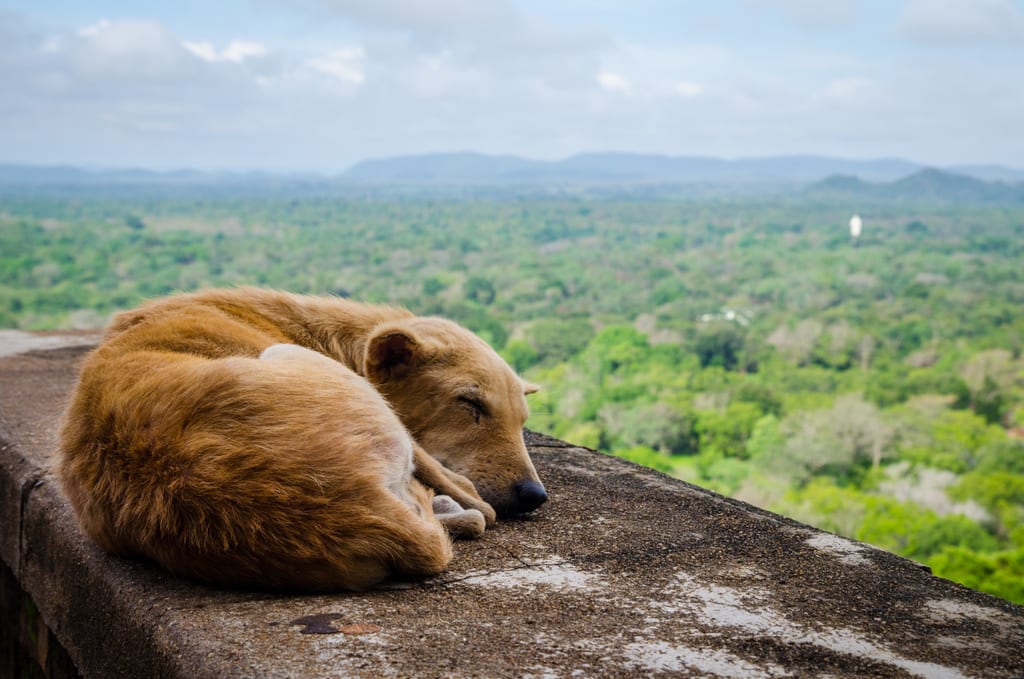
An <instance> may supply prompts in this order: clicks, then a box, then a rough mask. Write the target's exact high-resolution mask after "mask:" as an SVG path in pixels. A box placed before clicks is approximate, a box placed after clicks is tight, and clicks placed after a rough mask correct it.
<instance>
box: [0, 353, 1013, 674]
mask: <svg viewBox="0 0 1024 679" xmlns="http://www.w3.org/2000/svg"><path fill="white" fill-rule="evenodd" d="M80 339H81V340H83V341H84V340H87V339H92V338H88V337H83V338H80ZM2 343H3V336H2V334H0V344H2ZM28 344H29V345H31V342H29V343H28ZM73 344H74V343H72V345H71V346H67V345H65V346H64V347H63V348H57V349H49V350H45V351H31V352H30V353H18V354H15V355H10V356H7V357H6V358H2V359H0V439H2V440H0V474H2V477H0V491H2V493H0V500H2V503H3V504H2V506H0V517H2V518H3V521H4V523H3V524H2V527H3V536H2V537H3V539H2V544H3V552H2V556H3V559H4V561H5V562H7V563H8V565H9V567H11V568H12V570H14V571H15V572H16V573H17V574H18V577H19V579H20V581H21V583H22V586H23V587H24V588H25V589H26V591H28V592H29V593H30V594H31V595H32V597H33V598H34V599H35V601H36V602H37V604H38V606H39V609H40V611H41V612H42V614H43V616H44V617H45V618H46V620H47V622H48V623H49V625H50V626H51V628H52V629H53V630H54V632H55V633H56V635H57V637H58V638H59V639H60V640H61V642H62V643H63V645H64V646H65V647H66V648H67V650H68V652H69V653H70V654H71V657H72V658H74V660H75V661H76V663H77V664H78V667H79V670H80V671H81V672H82V674H83V675H85V676H87V677H88V676H104V677H106V676H154V677H160V676H167V677H311V676H374V677H376V676H422V677H431V676H536V677H541V676H602V677H604V676H648V675H652V674H658V673H666V674H672V675H676V676H679V675H682V676H686V675H693V676H738V677H759V676H766V677H776V676H808V675H823V674H824V675H830V676H865V675H868V676H925V677H960V676H976V677H1020V676H1024V656H1022V654H1021V653H1020V649H1021V648H1024V609H1022V608H1020V607H1016V606H1013V605H1011V604H1008V603H1006V602H1003V601H1001V600H998V599H995V598H992V597H989V596H986V595H984V594H979V593H977V592H972V591H970V590H967V589H964V588H962V587H959V586H957V585H955V584H953V583H950V582H948V581H944V580H940V579H938V578H934V577H932V576H931V575H929V574H928V572H927V571H926V570H925V569H923V568H921V567H920V566H918V565H916V564H914V563H911V562H909V561H906V560H904V559H901V558H899V557H896V556H893V555H891V554H888V553H886V552H882V551H879V550H876V549H873V548H871V547H868V546H866V545H862V544H859V543H856V542H851V541H849V540H845V539H842V538H838V537H836V536H833V535H830V534H828V533H823V532H820V531H817V530H815V529H812V528H809V527H807V526H803V525H800V524H798V523H796V522H793V521H789V520H787V519H784V518H782V517H779V516H776V515H773V514H770V513H768V512H765V511H761V510H758V509H756V508H753V507H750V506H748V505H745V504H743V503H740V502H736V501H733V500H729V499H726V498H722V497H720V496H718V495H715V494H713V493H710V492H708V491H705V490H702V489H700V488H696V487H693V486H690V485H687V484H685V483H681V482H679V481H675V480H673V479H670V478H667V477H665V476H662V475H660V474H658V473H656V472H653V471H649V470H645V469H641V468H639V467H636V466H635V465H632V464H629V463H627V462H624V461H621V460H617V459H614V458H611V457H607V456H604V455H601V454H599V453H595V452H593V451H589V450H585V449H581V448H577V447H573V446H570V445H568V444H565V443H563V442H561V441H557V440H554V439H550V438H547V437H544V436H540V435H536V434H530V435H528V438H527V442H528V445H529V447H530V449H531V452H532V455H533V457H534V460H535V462H536V465H537V468H538V471H539V472H540V474H541V477H542V478H543V479H544V481H545V484H546V485H547V487H548V491H549V492H550V495H551V501H550V503H549V504H548V505H545V506H544V507H543V508H542V509H541V510H540V511H539V512H537V514H536V515H534V516H531V517H529V518H525V519H522V520H516V521H509V522H505V523H502V524H500V525H499V526H497V527H496V528H495V529H494V530H492V531H490V532H488V533H487V534H486V535H485V536H484V537H483V538H482V539H480V540H478V541H474V542H459V543H458V544H457V546H456V558H455V560H454V561H453V563H452V565H451V568H450V569H449V571H448V572H446V573H445V574H444V575H443V576H441V577H439V578H436V579H433V580H427V581H417V582H395V583H392V584H391V585H389V586H388V587H386V588H384V589H380V590H378V591H374V592H370V593H367V594H359V595H354V594H339V595H332V596H290V595H281V594H275V593H269V592H258V591H228V590H219V589H215V588H210V587H205V586H202V585H198V584H194V583H191V582H188V581H184V580H181V579H178V578H175V577H172V576H169V575H166V574H164V573H162V572H161V571H159V570H158V569H156V568H154V567H152V566H150V565H148V564H145V563H139V562H133V561H126V560H122V559H117V558H113V557H110V556H108V555H106V554H104V553H102V552H101V551H100V550H98V549H97V548H96V547H95V546H94V545H93V544H92V543H91V542H89V540H88V539H87V538H85V537H84V536H83V535H82V533H81V532H80V531H79V529H78V527H77V525H76V524H75V522H74V518H73V516H72V514H71V511H70V508H69V507H68V505H67V503H66V501H65V500H64V499H63V498H62V497H61V495H60V493H59V492H58V490H57V489H56V488H55V485H54V483H53V482H52V481H51V480H50V478H49V477H48V476H46V474H45V469H46V465H47V459H48V456H49V455H50V453H51V452H52V450H53V442H54V434H55V431H56V423H57V420H58V416H59V413H60V411H61V408H62V407H63V403H64V401H65V399H66V397H67V395H68V394H69V393H70V389H71V386H72V384H73V380H74V365H75V363H76V361H77V359H78V358H79V357H80V356H81V354H82V353H83V351H84V349H83V348H81V347H77V348H76V347H74V346H73ZM22 348H23V349H24V346H23V347H22ZM29 348H30V349H31V346H29ZM0 353H2V352H0Z"/></svg>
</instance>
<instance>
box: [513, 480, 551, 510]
mask: <svg viewBox="0 0 1024 679" xmlns="http://www.w3.org/2000/svg"><path fill="white" fill-rule="evenodd" d="M516 500H518V502H519V511H520V512H524V513H525V512H532V511H533V510H534V509H536V508H537V507H540V506H541V505H542V504H544V503H545V502H547V501H548V494H547V492H546V491H545V490H544V486H542V485H540V484H539V483H537V482H536V481H520V482H519V483H517V484H516Z"/></svg>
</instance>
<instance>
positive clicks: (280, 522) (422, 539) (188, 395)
mask: <svg viewBox="0 0 1024 679" xmlns="http://www.w3.org/2000/svg"><path fill="white" fill-rule="evenodd" d="M261 294H265V295H266V296H265V297H262V298H260V300H259V303H261V304H262V303H266V304H271V305H272V304H274V303H277V300H278V298H276V297H274V295H279V294H280V293H261ZM224 299H227V300H228V302H229V303H227V304H226V303H225V302H224ZM224 299H221V298H219V297H216V296H207V297H203V296H187V297H186V298H171V299H170V300H166V301H164V302H155V303H150V304H149V305H146V306H144V307H142V308H141V309H140V310H138V311H135V312H129V313H126V314H122V315H121V316H119V317H118V318H117V319H116V320H115V322H114V323H113V324H112V327H111V330H110V331H109V333H108V335H107V337H106V339H105V340H104V342H103V344H101V346H100V347H99V348H97V349H96V350H95V351H94V352H93V353H92V354H90V355H89V356H88V357H87V359H86V361H85V364H84V366H83V368H82V374H81V378H80V383H79V386H78V389H77V391H76V394H75V396H74V399H73V402H72V403H71V405H70V408H69V410H68V413H67V416H66V419H65V423H64V426H63V430H62V434H61V446H60V453H59V457H58V460H57V463H56V471H57V474H58V476H59V478H60V481H61V483H62V486H63V488H64V490H65V492H66V494H67V495H68V497H69V498H70V500H71V502H72V505H73V506H74V508H75V510H76V512H77V514H78V516H79V519H80V521H81V523H82V526H83V527H84V529H85V530H86V532H87V533H88V534H89V535H90V536H92V537H93V538H94V539H95V540H96V541H97V542H98V543H99V544H100V545H101V546H102V547H104V548H105V549H107V550H109V551H112V552H115V553H120V554H126V555H138V556H144V557H148V558H151V559H153V560H155V561H157V562H159V563H160V564H161V565H163V566H164V567H166V568H167V569H169V570H171V571H173V572H177V573H181V574H184V575H189V576H193V577H197V578H201V579H204V580H207V581H211V582H216V583H224V584H230V585H247V584H252V585H262V586H278V587H287V588H301V589H338V588H342V589H363V588H365V587H368V586H370V585H372V584H374V583H375V582H377V581H379V580H381V579H383V578H385V577H387V576H388V575H390V574H392V573H396V572H401V573H407V574H414V575H417V574H433V573H437V572H439V571H440V570H441V569H443V568H444V566H445V565H446V564H447V563H448V561H449V559H450V558H451V544H450V541H449V538H448V536H447V534H446V533H445V530H444V528H443V527H442V526H441V524H440V523H439V522H438V520H437V519H436V518H435V517H434V514H433V512H432V511H431V492H430V491H428V490H427V489H426V488H425V487H423V486H422V485H420V484H419V483H418V482H416V481H415V480H413V479H411V474H412V464H413V463H412V445H413V444H412V441H411V440H410V438H409V435H408V433H407V432H406V430H405V428H404V426H403V425H402V423H401V422H400V421H399V420H398V419H397V417H396V416H395V414H394V413H393V412H392V410H391V408H390V407H389V406H388V404H387V403H386V402H385V401H384V399H383V397H382V396H381V395H380V394H379V393H378V392H377V391H376V390H375V389H374V388H373V387H371V386H370V385H369V384H368V383H367V382H366V381H365V380H364V379H363V378H362V377H360V376H359V375H357V374H356V373H354V372H353V371H352V370H350V369H349V368H346V367H345V366H343V365H342V364H341V363H338V362H336V361H333V360H331V359H329V358H327V357H326V356H323V355H320V354H317V353H315V352H313V351H309V350H306V349H300V348H299V347H296V346H292V347H290V350H286V351H283V352H281V351H268V352H266V353H265V354H264V351H265V350H266V349H267V348H268V347H271V346H272V345H276V344H279V343H293V342H294V338H293V337H291V336H290V331H289V329H288V328H286V327H282V323H281V322H280V321H278V320H275V319H273V318H272V317H270V316H268V314H266V313H264V312H263V310H262V309H260V308H259V306H258V305H256V306H255V307H254V306H248V305H247V304H245V303H242V302H241V300H244V299H245V295H244V294H243V295H239V294H234V295H231V294H229V295H227V297H225V298H224ZM232 300H236V301H239V305H238V306H237V307H234V308H232V306H231V304H233V303H234V302H232ZM279 301H280V302H281V303H287V296H284V295H282V296H281V297H280V300H279ZM271 316H272V314H271ZM261 354H263V355H262V357H261Z"/></svg>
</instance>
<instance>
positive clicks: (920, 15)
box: [899, 0, 1024, 44]
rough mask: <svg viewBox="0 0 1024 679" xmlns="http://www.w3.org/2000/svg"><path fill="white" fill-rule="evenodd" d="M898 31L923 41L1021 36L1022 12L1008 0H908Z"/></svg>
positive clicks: (1023, 35)
mask: <svg viewBox="0 0 1024 679" xmlns="http://www.w3.org/2000/svg"><path fill="white" fill-rule="evenodd" d="M899 30H900V32H901V33H902V34H903V35H905V36H907V37H909V38H911V39H913V40H917V41H920V42H925V43H934V44H942V43H957V42H993V41H1022V40H1024V14H1022V13H1021V11H1020V9H1019V8H1018V7H1017V6H1016V5H1015V4H1014V3H1013V2H1011V0H908V2H907V4H906V6H905V7H904V9H903V13H902V15H901V16H900V19H899Z"/></svg>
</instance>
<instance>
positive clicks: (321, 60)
mask: <svg viewBox="0 0 1024 679" xmlns="http://www.w3.org/2000/svg"><path fill="white" fill-rule="evenodd" d="M365 60H366V52H364V51H363V49H362V48H361V47H346V48H343V49H338V50H334V51H333V52H331V53H330V54H325V55H323V56H320V57H316V58H315V59H310V60H309V61H308V62H306V65H307V66H308V67H309V68H310V69H312V70H314V71H316V72H317V73H320V74H322V75H326V76H329V77H331V78H333V79H335V80H338V81H340V82H342V83H345V84H348V85H361V84H362V83H363V81H364V80H366V72H365V71H364V68H363V62H364V61H365Z"/></svg>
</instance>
